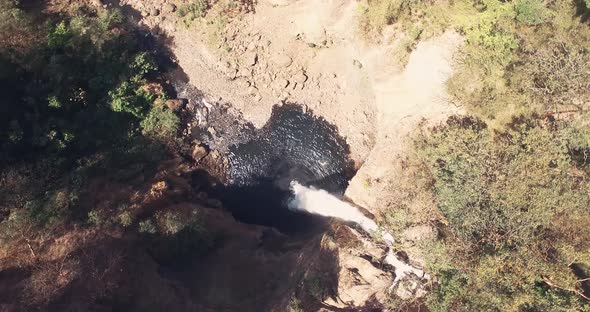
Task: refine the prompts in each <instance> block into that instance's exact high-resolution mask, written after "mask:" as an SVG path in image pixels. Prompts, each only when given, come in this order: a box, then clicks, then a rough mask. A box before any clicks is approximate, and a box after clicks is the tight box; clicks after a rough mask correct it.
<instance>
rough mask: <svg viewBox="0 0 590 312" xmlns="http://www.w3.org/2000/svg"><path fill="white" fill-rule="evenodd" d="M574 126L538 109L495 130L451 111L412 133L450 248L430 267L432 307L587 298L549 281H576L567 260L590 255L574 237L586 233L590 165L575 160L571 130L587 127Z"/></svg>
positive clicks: (569, 302) (498, 306) (518, 305)
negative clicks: (440, 264) (438, 265)
mask: <svg viewBox="0 0 590 312" xmlns="http://www.w3.org/2000/svg"><path fill="white" fill-rule="evenodd" d="M572 127H574V125H573V124H570V123H564V122H560V121H545V122H543V121H541V120H539V119H538V118H537V116H535V115H533V116H521V117H519V118H515V119H514V120H513V121H512V122H511V123H510V124H508V125H506V126H505V127H504V128H502V129H501V130H495V131H491V130H490V129H489V127H488V126H487V124H486V123H485V122H483V121H481V120H478V119H476V118H470V117H452V118H450V119H449V120H448V121H447V122H446V124H444V125H441V126H439V127H436V128H434V129H433V130H432V132H431V133H430V134H423V135H419V136H418V137H417V138H416V141H415V147H416V149H417V153H418V155H419V157H420V159H421V160H422V161H424V164H425V166H426V167H427V169H426V170H427V171H428V172H432V179H433V182H432V192H433V194H434V195H435V198H436V202H437V205H438V208H439V209H440V211H441V212H442V213H443V215H444V217H445V218H446V222H445V223H446V224H448V227H449V229H448V230H449V231H450V234H448V235H447V236H448V237H447V239H446V240H445V242H446V245H447V248H450V249H452V252H450V253H449V255H450V256H451V259H452V262H451V267H450V269H449V268H447V269H442V270H441V269H435V270H434V271H435V273H436V276H437V277H438V279H439V286H438V288H437V289H436V290H435V291H434V292H433V295H432V296H431V297H430V299H429V305H430V307H431V308H432V310H440V311H443V310H447V309H452V310H455V309H459V310H468V311H471V310H480V311H481V310H486V311H489V310H498V311H504V310H519V309H523V308H524V307H529V308H530V307H534V309H540V307H543V306H550V307H555V306H556V305H558V304H559V305H564V306H566V307H568V308H569V309H572V310H575V309H578V308H581V307H582V306H583V302H584V301H583V300H582V299H580V298H579V296H577V295H576V294H575V293H574V292H571V291H570V292H568V291H565V292H564V291H562V290H560V289H559V288H555V287H554V286H553V285H560V287H562V288H567V289H578V288H579V287H580V286H581V285H580V283H578V282H576V275H574V274H573V273H572V269H571V263H574V262H576V261H580V259H590V258H588V255H589V254H590V242H589V241H588V240H587V239H586V240H584V241H579V240H572V237H576V236H578V235H581V236H586V237H588V236H589V235H590V233H589V232H588V230H587V225H586V223H585V222H580V220H581V219H580V218H583V216H584V215H586V213H587V212H586V211H587V203H588V202H590V183H589V182H588V176H587V175H588V173H589V172H590V171H588V169H590V167H589V166H588V164H583V166H584V167H582V168H578V167H577V166H579V165H578V164H577V163H576V162H575V158H574V154H573V153H572V149H571V146H573V145H576V144H577V142H578V140H577V139H576V138H575V136H572V138H570V133H572V131H574V132H576V131H580V130H581V129H578V130H575V128H574V129H572ZM584 136H585V135H584ZM584 145H585V144H584ZM579 169H582V170H583V171H582V172H579V171H578V170H579ZM572 170H575V171H576V172H577V174H576V176H573V175H572V172H573V171H572ZM566 220H570V221H566ZM574 220H576V221H574ZM563 222H569V226H567V227H564V226H562V225H561V224H563ZM587 264H588V263H586V265H587ZM548 277H550V278H548ZM539 287H540V288H539ZM538 289H545V290H546V293H545V294H544V295H539V294H538V293H537V292H538Z"/></svg>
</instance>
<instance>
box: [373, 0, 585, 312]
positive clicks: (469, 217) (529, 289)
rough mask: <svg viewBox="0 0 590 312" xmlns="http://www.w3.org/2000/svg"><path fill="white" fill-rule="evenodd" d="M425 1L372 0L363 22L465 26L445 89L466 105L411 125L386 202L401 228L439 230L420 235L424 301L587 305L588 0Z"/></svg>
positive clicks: (480, 305)
mask: <svg viewBox="0 0 590 312" xmlns="http://www.w3.org/2000/svg"><path fill="white" fill-rule="evenodd" d="M427 3H430V2H426V1H424V2H422V1H417V2H414V1H374V2H369V5H370V7H369V9H367V10H366V11H365V15H364V23H365V25H368V27H367V30H368V31H370V32H379V31H383V29H385V27H389V26H387V25H389V24H393V23H400V24H401V25H402V27H403V28H404V29H411V27H416V26H418V27H421V28H422V29H425V30H428V31H426V32H423V33H422V34H423V35H424V36H427V34H429V33H435V32H436V31H437V30H438V31H440V30H442V28H441V27H443V28H444V27H452V28H455V29H456V30H458V31H459V32H460V33H462V34H463V36H464V37H465V39H466V46H465V48H464V49H463V50H462V51H461V53H459V55H458V64H459V65H458V68H457V71H456V74H455V75H454V77H453V78H452V79H451V80H450V81H449V84H448V90H449V92H450V93H451V95H452V96H453V99H454V101H455V102H456V103H461V104H462V105H464V107H465V109H466V111H467V113H468V114H469V115H471V116H464V117H452V118H450V119H449V120H448V121H447V122H446V123H443V124H441V125H438V126H434V127H433V126H428V125H426V124H425V125H424V126H422V127H421V128H420V129H419V131H418V132H417V133H416V134H414V135H413V136H412V138H411V139H410V143H409V145H411V146H412V151H411V152H410V153H409V154H408V159H407V161H406V162H405V165H404V166H405V169H404V170H400V172H399V174H400V175H401V176H402V177H401V178H399V179H397V181H398V183H397V184H396V185H394V186H392V188H393V189H395V192H397V193H398V196H397V197H399V198H400V199H402V200H401V203H394V204H393V208H392V209H391V210H390V212H389V213H388V214H387V215H386V216H385V217H386V220H388V223H389V225H390V227H391V228H392V230H393V231H397V232H398V233H400V234H401V233H402V232H403V231H404V229H406V228H408V227H409V226H412V225H416V224H430V225H432V226H434V227H435V228H436V229H437V231H438V238H435V239H431V240H425V241H423V242H421V243H419V246H416V247H415V248H416V249H418V250H419V252H420V253H421V254H423V255H424V257H425V258H426V259H427V262H428V266H429V268H430V270H431V272H433V273H434V274H435V276H436V277H437V286H436V287H435V289H434V291H433V292H432V294H431V295H430V296H429V297H428V301H427V302H428V307H429V308H430V309H431V310H432V311H449V310H453V311H458V310H459V311H476V310H477V311H587V310H589V309H590V300H589V287H590V286H589V284H588V282H587V281H588V280H587V278H588V276H589V274H590V262H588V259H590V243H589V242H590V232H588V223H587V222H586V221H584V220H587V219H588V218H587V214H588V202H590V198H588V194H589V193H590V189H589V187H590V184H589V183H588V178H590V176H589V174H590V167H589V166H590V163H589V162H588V153H589V151H590V150H589V148H590V133H589V132H588V124H589V120H590V115H589V114H588V108H589V107H588V101H587V98H588V94H587V91H588V87H587V83H588V81H589V79H588V78H590V76H589V75H590V69H589V68H588V65H587V64H590V62H589V61H590V59H589V58H590V51H588V49H587V43H588V42H590V41H589V39H590V38H588V36H589V35H590V31H589V30H588V24H587V18H586V17H585V16H587V14H588V10H589V9H588V7H586V6H585V4H584V3H571V2H568V1H551V2H543V1H536V0H521V1H513V2H501V1H495V0H484V1H455V2H449V3H446V2H435V3H431V4H432V7H436V8H437V9H435V10H432V11H430V10H426V9H424V5H426V4H427ZM371 5H372V6H373V7H371ZM418 16H419V18H418ZM408 25H409V26H408ZM408 27H409V28H408ZM432 29H433V30H432ZM421 36H422V35H421ZM433 207H435V211H432V209H433ZM564 224H568V225H567V226H564ZM574 237H576V239H572V238H574Z"/></svg>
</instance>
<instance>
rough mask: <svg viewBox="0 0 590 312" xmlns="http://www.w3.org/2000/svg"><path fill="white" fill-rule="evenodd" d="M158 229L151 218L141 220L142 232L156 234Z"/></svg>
mask: <svg viewBox="0 0 590 312" xmlns="http://www.w3.org/2000/svg"><path fill="white" fill-rule="evenodd" d="M157 231H158V230H157V228H156V226H155V225H154V222H153V221H152V220H151V219H147V220H142V221H139V232H140V233H148V234H156V232H157Z"/></svg>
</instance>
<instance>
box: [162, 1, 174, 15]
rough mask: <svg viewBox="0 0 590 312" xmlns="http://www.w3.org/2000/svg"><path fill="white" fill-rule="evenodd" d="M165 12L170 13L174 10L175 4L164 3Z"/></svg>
mask: <svg viewBox="0 0 590 312" xmlns="http://www.w3.org/2000/svg"><path fill="white" fill-rule="evenodd" d="M164 10H165V12H168V13H172V12H175V11H176V5H175V4H174V3H166V5H164Z"/></svg>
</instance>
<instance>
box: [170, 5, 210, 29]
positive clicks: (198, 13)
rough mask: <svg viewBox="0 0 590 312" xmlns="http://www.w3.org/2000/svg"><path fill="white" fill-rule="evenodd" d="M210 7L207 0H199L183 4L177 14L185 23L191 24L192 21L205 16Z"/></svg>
mask: <svg viewBox="0 0 590 312" xmlns="http://www.w3.org/2000/svg"><path fill="white" fill-rule="evenodd" d="M208 9H209V4H208V3H207V1H205V0H197V1H193V2H190V3H186V4H183V5H181V6H180V7H179V8H178V11H177V14H178V16H180V17H182V18H183V21H184V23H185V25H186V26H189V25H190V23H191V22H192V21H194V20H196V19H200V18H203V17H205V15H206V14H207V10H208Z"/></svg>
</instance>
